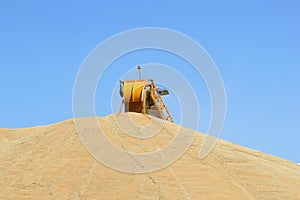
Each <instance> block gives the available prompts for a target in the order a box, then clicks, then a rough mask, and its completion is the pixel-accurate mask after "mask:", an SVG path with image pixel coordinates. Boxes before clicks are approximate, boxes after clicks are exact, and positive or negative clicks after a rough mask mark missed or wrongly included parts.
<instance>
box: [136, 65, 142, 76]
mask: <svg viewBox="0 0 300 200" xmlns="http://www.w3.org/2000/svg"><path fill="white" fill-rule="evenodd" d="M137 69H138V70H139V77H140V80H142V76H141V69H142V68H141V66H140V65H138V67H137Z"/></svg>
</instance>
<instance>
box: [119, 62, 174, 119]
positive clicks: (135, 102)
mask: <svg viewBox="0 0 300 200" xmlns="http://www.w3.org/2000/svg"><path fill="white" fill-rule="evenodd" d="M140 69H141V68H140V66H138V70H139V74H140ZM168 94H169V91H168V90H166V89H159V88H157V87H156V85H155V84H154V81H153V80H152V79H145V80H141V74H140V80H127V81H120V96H121V97H123V101H122V105H123V104H125V112H137V113H144V114H149V115H153V116H155V117H158V118H161V119H164V120H167V121H170V122H174V121H173V118H172V116H171V115H170V113H169V110H168V108H167V106H166V105H165V103H164V101H163V99H162V96H163V95H168ZM122 105H121V110H122Z"/></svg>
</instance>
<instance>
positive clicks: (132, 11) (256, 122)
mask: <svg viewBox="0 0 300 200" xmlns="http://www.w3.org/2000/svg"><path fill="white" fill-rule="evenodd" d="M299 9H300V3H299V1H296V0H295V1H283V0H282V1H276V0H274V1H258V0H257V1H230V0H229V1H181V3H175V2H174V1H81V2H80V3H79V1H47V2H46V1H1V2H0V56H1V57H0V76H1V77H0V127H7V128H17V127H28V126H35V125H45V124H49V123H54V122H58V121H61V120H65V119H69V118H72V91H73V84H74V81H75V78H76V73H77V70H78V69H79V67H80V65H81V63H82V62H83V60H84V58H85V57H86V56H87V55H88V54H89V52H90V51H91V50H92V49H93V48H94V47H95V46H96V45H98V44H99V43H100V42H102V41H103V40H105V39H107V38H108V37H110V36H112V35H114V34H117V33H119V32H121V31H125V30H128V29H133V28H140V27H149V26H154V27H164V28H170V29H174V30H177V31H179V32H182V33H184V34H186V35H188V36H190V37H192V38H194V39H195V40H196V41H197V42H198V43H199V44H201V45H202V46H203V47H204V48H205V49H206V50H207V52H208V53H209V54H210V56H211V57H212V58H213V60H214V61H215V63H216V64H217V66H218V68H219V71H220V73H221V75H222V78H223V81H224V84H225V88H226V92H227V118H226V122H225V127H224V131H223V133H222V136H221V137H222V138H223V139H225V140H228V141H231V142H234V143H237V144H239V145H242V146H246V147H250V148H254V149H257V150H259V151H263V152H266V153H269V154H272V155H276V156H280V157H283V158H285V159H288V160H291V161H294V162H300V153H299V152H300V145H299V140H300V136H299V134H300V78H299V77H300V12H299ZM130 56H131V55H128V57H127V58H125V60H124V63H126V65H127V66H132V67H134V66H135V65H136V64H141V63H149V62H156V63H165V64H169V65H172V64H174V65H176V64H175V63H177V64H178V63H180V61H178V62H175V61H176V58H174V60H172V61H170V59H171V58H170V57H168V56H169V55H163V54H155V52H144V53H141V52H140V54H139V53H137V55H135V56H132V57H130ZM137 58H139V59H138V60H136V59H137ZM126 59H127V60H126ZM121 61H122V60H120V62H116V63H115V65H116V64H118V63H119V64H120V65H121V64H122V62H121ZM161 61H163V62H161ZM168 61H170V62H169V63H168ZM112 69H114V70H115V71H112V74H114V73H116V72H117V71H118V70H117V68H112ZM177 70H180V67H179V66H177ZM189 74H190V75H191V74H192V72H190V73H189V72H187V73H186V76H189ZM117 78H118V77H117ZM117 78H116V79H117ZM188 79H191V81H192V80H193V77H190V78H188ZM112 84H115V83H111V85H112ZM111 85H110V87H112V88H113V87H114V85H113V86H111ZM107 88H109V87H107ZM101 92H102V91H100V92H99V90H97V99H100V98H102V97H101ZM105 93H109V94H111V89H104V90H103V94H105ZM98 94H99V95H98ZM103 94H102V96H105V95H103ZM203 94H205V90H203ZM199 95H200V99H201V94H199ZM206 95H207V94H206ZM109 98H110V96H109ZM171 99H172V98H170V99H169V100H168V101H169V102H170V100H171ZM107 101H110V99H108V100H107ZM203 102H204V103H203V106H202V110H203V112H204V114H203V116H204V117H203V121H204V122H205V123H206V122H208V119H209V116H207V117H205V116H206V114H208V113H209V109H208V108H206V106H205V105H206V104H208V103H205V102H209V101H208V100H203ZM96 106H97V107H98V108H99V105H96ZM97 111H98V112H97V114H98V115H106V114H109V113H110V112H111V110H109V109H106V110H105V109H104V110H102V109H101V108H99V109H97ZM173 111H174V112H175V118H177V119H178V118H179V117H178V115H177V110H176V109H173ZM205 123H204V124H205ZM205 127H206V126H205V125H204V126H203V128H201V127H200V129H199V130H202V129H203V130H204V129H205Z"/></svg>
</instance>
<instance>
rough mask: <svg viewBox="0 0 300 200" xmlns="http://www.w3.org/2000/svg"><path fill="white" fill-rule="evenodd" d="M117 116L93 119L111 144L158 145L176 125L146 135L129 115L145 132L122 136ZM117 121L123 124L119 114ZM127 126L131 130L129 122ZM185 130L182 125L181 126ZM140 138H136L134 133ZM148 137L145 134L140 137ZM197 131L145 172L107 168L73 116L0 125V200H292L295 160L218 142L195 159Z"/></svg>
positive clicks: (298, 180)
mask: <svg viewBox="0 0 300 200" xmlns="http://www.w3.org/2000/svg"><path fill="white" fill-rule="evenodd" d="M116 115H118V114H113V115H109V116H107V117H103V118H97V120H98V122H99V123H100V124H101V127H102V128H103V130H105V133H106V136H107V138H108V139H109V140H110V141H112V143H114V145H115V146H116V147H118V148H122V149H123V150H126V151H132V152H138V153H145V152H151V151H154V150H155V149H157V148H163V147H164V146H165V145H167V144H168V143H169V142H170V141H172V138H173V136H174V135H176V131H177V130H178V128H180V127H179V126H178V125H176V124H172V123H166V124H164V122H163V121H162V120H157V121H156V122H155V123H156V125H161V124H163V126H161V127H162V134H161V133H159V134H157V135H151V130H150V128H148V129H149V130H148V129H147V126H148V125H149V123H150V121H151V118H149V116H145V115H141V114H133V113H126V114H125V113H123V114H122V115H123V116H127V117H130V118H131V119H132V120H133V122H134V123H135V124H136V125H137V126H140V127H144V130H145V131H144V132H139V131H138V130H139V129H132V131H131V134H130V135H128V134H126V133H124V131H122V130H120V128H119V127H118V124H117V123H116V121H115V117H116ZM119 119H121V121H120V122H121V123H122V117H121V118H120V115H119ZM129 128H130V127H129ZM184 130H186V131H187V132H188V129H184ZM141 134H142V135H143V134H144V136H145V138H143V139H139V138H136V136H137V135H139V136H140V135H141ZM147 134H148V135H147ZM204 136H205V135H204V134H202V133H197V134H196V137H195V138H194V140H193V142H192V144H191V146H190V147H189V148H188V149H187V150H186V152H185V153H184V154H183V155H182V156H181V157H180V158H179V159H178V160H176V161H175V162H174V163H172V164H171V165H169V166H167V167H165V168H163V169H160V170H158V171H154V172H150V173H140V174H134V173H125V172H121V171H118V170H114V169H112V168H110V167H107V166H106V165H104V164H102V163H101V162H100V161H98V160H96V159H94V157H93V156H92V155H91V154H90V153H89V152H88V151H87V150H86V148H85V147H84V146H83V144H82V142H81V140H80V138H79V135H78V132H77V130H76V128H75V123H74V119H71V120H66V121H63V122H60V123H57V124H52V125H48V126H39V127H33V128H25V129H0V145H1V149H0V175H1V176H0V198H3V199H24V198H27V199H36V198H46V199H50V198H52V199H202V198H205V199H299V198H300V192H299V188H300V167H299V165H297V164H296V163H292V162H289V161H286V160H284V159H281V158H278V157H275V156H271V155H267V154H264V153H262V152H259V151H255V150H252V149H248V148H245V147H241V146H239V145H236V144H233V143H230V142H227V141H224V140H219V141H218V143H217V145H216V146H215V148H214V149H213V151H212V152H211V153H210V154H209V155H208V156H207V157H205V158H204V159H199V157H198V154H199V148H200V146H201V144H202V141H203V139H204Z"/></svg>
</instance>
